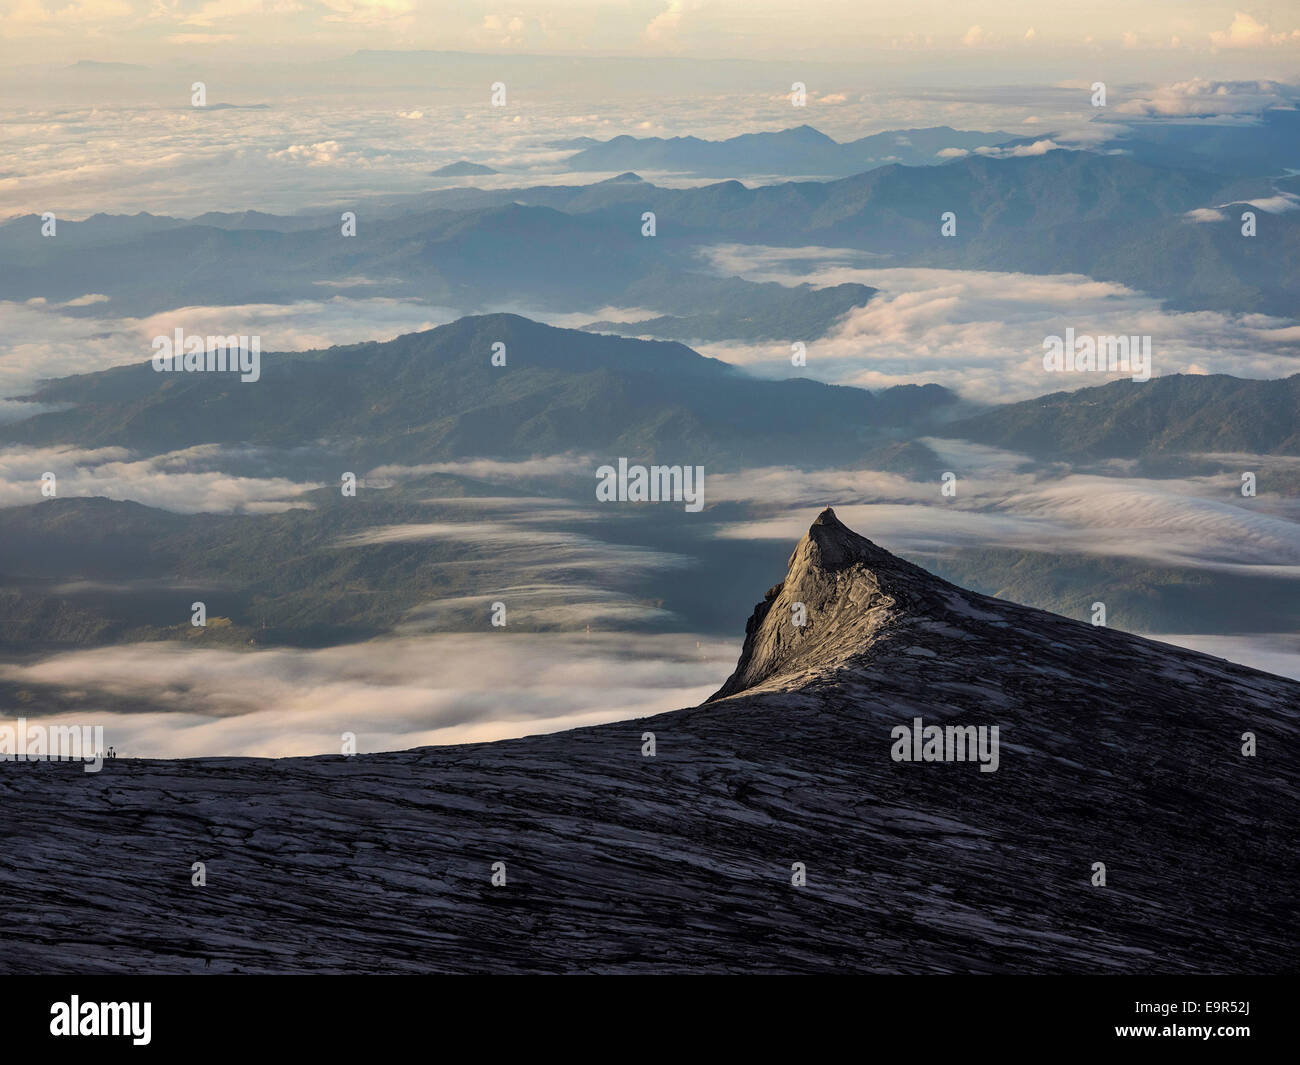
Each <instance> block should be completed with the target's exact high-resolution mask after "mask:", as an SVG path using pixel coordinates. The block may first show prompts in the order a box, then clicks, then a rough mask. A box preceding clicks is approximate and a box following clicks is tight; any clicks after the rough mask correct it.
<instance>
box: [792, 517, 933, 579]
mask: <svg viewBox="0 0 1300 1065" xmlns="http://www.w3.org/2000/svg"><path fill="white" fill-rule="evenodd" d="M809 552H811V554H810V557H809V559H808V561H809V563H810V564H812V565H814V566H817V567H818V568H820V569H824V570H829V571H835V570H841V569H845V568H847V567H849V566H852V565H855V564H858V563H861V564H864V565H869V566H872V565H874V566H880V565H886V566H889V567H890V568H892V567H893V566H895V565H897V566H907V567H909V568H911V569H916V567H914V566H911V564H910V563H907V562H904V561H903V560H902V559H901V558H898V557H897V556H895V555H891V554H890V553H889V552H888V551H886V550H885V549H884V548H883V547H880V546H879V545H877V544H874V543H872V542H871V541H870V540H868V539H867V538H866V537H865V536H862V535H860V534H858V533H855V532H854V531H853V530H852V529H850V528H849V527H848V526H847V525H845V524H844V523H843V522H842V521H840V519H839V518H838V517H837V516H836V514H835V508H834V507H829V506H828V507H826V508H825V509H823V510H822V512H821V513H820V514H818V515H817V517H815V518H814V519H813V523H812V525H810V526H809V527H808V532H807V533H805V534H804V537H803V539H802V540H800V541H799V543H798V544H796V545H795V549H794V551H793V552H791V554H790V561H789V563H788V566H787V568H789V569H793V567H794V566H795V563H796V561H797V560H798V559H799V557H800V555H801V553H803V554H809ZM918 572H924V571H918Z"/></svg>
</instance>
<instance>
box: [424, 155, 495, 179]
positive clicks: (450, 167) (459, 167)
mask: <svg viewBox="0 0 1300 1065" xmlns="http://www.w3.org/2000/svg"><path fill="white" fill-rule="evenodd" d="M499 173H500V171H499V170H493V169H492V168H491V167H490V166H484V165H483V164H482V163H471V162H470V161H469V160H468V159H461V160H460V161H459V162H456V163H448V164H447V165H446V166H440V167H438V169H437V170H435V171H434V172H433V176H434V177H479V176H482V175H485V174H499Z"/></svg>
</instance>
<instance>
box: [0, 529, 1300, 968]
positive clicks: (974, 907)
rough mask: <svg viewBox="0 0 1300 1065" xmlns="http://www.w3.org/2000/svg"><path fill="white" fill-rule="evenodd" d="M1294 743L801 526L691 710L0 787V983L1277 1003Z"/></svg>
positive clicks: (1249, 673) (1127, 648)
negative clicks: (1085, 992)
mask: <svg viewBox="0 0 1300 1065" xmlns="http://www.w3.org/2000/svg"><path fill="white" fill-rule="evenodd" d="M798 604H802V607H803V611H802V620H803V622H804V623H803V624H802V625H798V624H795V623H794V619H795V618H796V616H799V615H798V610H797V605H798ZM1298 709H1300V684H1297V683H1295V682H1292V681H1289V680H1284V679H1282V678H1279V677H1274V676H1270V675H1267V674H1264V673H1260V672H1257V671H1254V670H1251V669H1247V668H1245V667H1242V666H1236V665H1232V664H1229V663H1227V662H1224V661H1221V660H1219V659H1215V658H1211V657H1209V656H1206V655H1201V654H1196V653H1193V652H1190V651H1184V650H1181V649H1178V648H1174V647H1170V646H1166V645H1163V644H1159V643H1155V642H1152V641H1149V640H1144V639H1140V638H1138V637H1134V636H1130V635H1127V634H1124V633H1121V632H1115V631H1112V630H1108V629H1105V628H1096V627H1093V626H1090V625H1086V624H1082V623H1079V622H1075V621H1071V620H1068V619H1066V618H1062V617H1057V616H1055V615H1052V614H1047V613H1044V612H1042V611H1038V610H1032V609H1029V608H1026V607H1021V606H1016V605H1014V604H1010V603H1006V602H1003V601H1001V600H996V599H991V598H988V597H985V596H981V595H976V594H974V593H971V592H967V591H964V590H962V589H960V588H957V587H955V586H953V585H950V584H948V583H946V582H944V581H941V580H939V579H938V578H935V577H933V576H931V575H930V574H928V573H926V572H925V571H924V570H921V569H919V568H917V567H916V566H913V565H911V564H909V563H907V562H904V561H902V560H900V559H897V558H895V557H894V556H893V555H891V554H889V553H888V552H887V551H884V550H883V549H881V548H879V547H877V546H876V545H874V544H872V543H871V542H870V541H869V540H866V539H864V538H863V537H861V536H858V535H856V534H855V533H853V532H851V531H849V530H848V529H846V528H845V527H844V526H843V525H842V524H841V523H840V522H839V521H838V520H837V519H836V518H835V515H834V513H833V512H832V511H830V510H829V509H828V510H826V511H824V512H823V513H822V514H821V515H820V516H819V517H818V518H817V521H816V522H815V523H814V525H813V526H812V528H811V529H810V530H809V533H808V535H807V536H806V537H804V539H803V540H802V541H800V543H799V545H798V546H797V547H796V549H795V551H794V554H793V555H792V557H791V561H790V568H789V573H788V574H787V576H786V578H785V580H784V581H783V582H782V583H781V584H780V585H778V586H777V587H775V588H774V589H772V591H771V592H769V593H768V596H767V597H766V599H765V600H764V602H763V603H762V604H760V605H759V607H758V608H757V609H756V611H755V613H754V616H753V618H752V619H751V621H750V623H749V626H748V630H747V635H746V640H745V646H744V651H743V653H742V656H741V659H740V662H739V664H738V666H737V669H736V672H735V674H734V675H733V676H732V677H731V678H730V679H729V680H728V681H727V682H726V684H725V685H724V686H723V688H722V689H721V691H719V693H718V694H717V695H716V696H714V697H713V699H711V700H710V701H709V702H707V703H705V704H704V705H703V706H700V707H696V708H694V709H690V710H680V711H676V712H674V713H670V714H664V715H660V716H657V717H654V718H649V719H643V720H639V721H628V722H621V723H616V724H611V725H603V726H599V727H596V728H588V729H579V730H575V731H571V732H564V733H557V734H552V735H546V736H534V737H529V738H527V739H521V740H510V741H504V742H499V743H491V744H477V745H470V746H457V747H440V748H424V749H420V750H414V751H405V752H400V753H392V754H380V755H362V756H357V757H354V758H351V759H345V758H342V757H319V758H293V759H281V760H260V759H197V760H181V761H137V760H126V759H118V760H116V761H112V762H109V763H106V765H105V766H104V769H103V771H102V772H100V773H97V774H87V773H83V772H82V770H81V767H80V766H79V765H67V764H51V763H42V764H20V763H4V764H0V808H2V809H3V810H4V813H5V816H4V819H3V821H2V822H0V898H3V899H4V905H3V910H4V919H5V924H6V928H7V934H6V942H5V946H4V949H3V950H0V971H6V972H42V971H56V972H123V971H164V972H231V971H240V972H342V971H367V972H377V971H383V972H417V971H418V972H425V971H439V972H654V971H747V972H754V971H771V972H792V971H794V972H814V971H864V972H882V973H893V972H953V971H961V972H968V971H977V972H1059V971H1071V972H1076V971H1077V972H1228V973H1239V972H1275V971H1284V970H1288V969H1294V967H1295V960H1294V959H1295V933H1294V917H1295V898H1294V889H1293V886H1292V884H1293V881H1292V878H1293V875H1294V870H1295V868H1296V867H1297V859H1298V858H1300V843H1298V842H1297V836H1296V833H1295V826H1296V824H1298V823H1300V800H1298V799H1297V795H1298V794H1300V788H1298V785H1300V773H1297V759H1296V757H1295V753H1294V752H1295V750H1296V749H1297V741H1298V740H1300V735H1298V733H1300V727H1298V717H1297V714H1298ZM917 718H920V719H922V720H923V721H924V722H926V723H932V724H935V725H940V726H948V725H954V724H955V725H962V726H965V725H972V726H984V725H988V726H994V725H996V726H998V728H999V731H1000V736H1001V754H1000V760H999V763H998V767H997V770H996V771H995V772H980V771H978V768H977V767H976V766H975V765H972V764H969V763H962V762H957V763H951V762H941V761H939V762H934V761H899V760H895V758H893V757H891V749H892V748H893V746H894V741H893V739H892V738H891V734H892V732H893V730H895V729H896V728H898V727H899V726H910V725H911V724H912V723H913V722H914V721H915V719H917ZM647 732H652V733H654V737H655V748H656V750H655V754H654V756H653V757H647V756H645V755H644V754H643V747H644V743H645V740H644V734H645V733H647ZM1245 733H1251V734H1252V735H1253V736H1254V737H1255V742H1256V743H1257V754H1256V755H1255V756H1253V757H1246V756H1243V753H1242V749H1243V735H1244V734H1245ZM199 861H201V862H204V863H206V867H207V884H206V886H204V887H196V886H192V885H191V881H190V878H191V866H192V864H193V863H194V862H199ZM494 863H504V873H505V883H504V884H502V885H501V886H494V884H493V882H492V876H493V864H494ZM799 864H801V865H802V867H803V869H804V870H806V883H805V884H803V885H802V886H795V884H793V883H792V880H793V879H796V878H797V877H796V871H797V868H798V865H799ZM1098 864H1101V865H1104V867H1105V878H1106V879H1105V885H1104V886H1101V885H1099V884H1098V883H1097V882H1096V881H1097V872H1096V869H1097V865H1098ZM498 868H500V867H498Z"/></svg>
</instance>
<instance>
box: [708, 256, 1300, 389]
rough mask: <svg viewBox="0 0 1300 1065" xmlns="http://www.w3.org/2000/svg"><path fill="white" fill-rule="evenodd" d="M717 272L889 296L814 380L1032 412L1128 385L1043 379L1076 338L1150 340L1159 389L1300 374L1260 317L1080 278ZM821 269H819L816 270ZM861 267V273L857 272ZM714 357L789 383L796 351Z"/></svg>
mask: <svg viewBox="0 0 1300 1065" xmlns="http://www.w3.org/2000/svg"><path fill="white" fill-rule="evenodd" d="M710 259H711V261H712V263H713V264H714V268H715V269H716V270H718V271H719V272H722V273H737V274H740V275H741V276H744V277H747V278H749V279H750V280H755V281H781V282H783V283H785V284H797V283H799V282H801V281H811V282H812V283H814V284H818V285H830V284H840V283H843V282H859V283H862V284H866V285H871V286H873V287H875V288H877V289H879V290H880V291H879V293H878V294H877V295H876V296H874V297H873V298H872V299H871V300H870V301H869V302H868V303H867V304H866V305H865V306H863V307H859V308H856V309H854V310H852V311H850V312H849V313H848V314H847V315H845V316H844V317H843V318H842V319H841V320H840V323H839V324H838V326H837V327H836V328H834V329H833V330H832V331H831V332H830V333H828V334H827V335H826V336H825V337H822V338H821V339H819V340H816V341H813V342H811V343H809V345H808V366H807V369H806V370H805V371H803V372H804V373H805V374H806V375H807V376H810V377H814V378H817V379H818V380H823V381H829V382H831V383H834V384H852V385H858V386H860V387H863V388H871V389H878V388H886V387H888V386H890V385H895V384H906V383H917V384H920V383H928V382H932V383H935V384H941V385H944V386H946V387H948V388H953V389H955V390H957V391H958V392H960V393H961V394H962V395H963V396H966V397H968V398H972V399H977V400H984V401H1007V400H1016V399H1029V398H1032V397H1034V396H1038V395H1042V394H1044V393H1046V392H1052V391H1059V390H1072V389H1076V388H1083V387H1087V386H1091V385H1098V384H1103V383H1105V382H1106V381H1108V380H1112V379H1118V378H1119V377H1122V376H1124V375H1122V374H1115V375H1108V374H1102V373H1095V374H1060V373H1049V372H1047V371H1045V370H1044V369H1043V362H1042V359H1043V340H1044V338H1045V337H1048V336H1053V335H1057V336H1060V335H1063V330H1064V329H1065V327H1066V326H1073V327H1074V329H1075V331H1076V333H1078V334H1084V333H1089V334H1093V335H1112V334H1113V335H1123V336H1132V335H1137V336H1150V337H1152V362H1153V375H1154V376H1160V375H1163V374H1171V373H1189V372H1195V371H1196V370H1201V371H1208V372H1213V373H1231V374H1234V375H1236V376H1239V377H1267V378H1273V377H1286V376H1289V375H1290V374H1292V373H1296V372H1300V326H1297V323H1296V322H1294V321H1291V320H1288V319H1282V318H1273V317H1269V316H1267V315H1260V314H1242V315H1231V314H1223V313H1220V312H1217V311H1188V312H1178V311H1170V310H1166V309H1165V308H1164V307H1163V305H1162V303H1161V301H1159V300H1157V299H1154V298H1152V297H1149V296H1145V295H1142V294H1141V293H1138V292H1135V291H1133V290H1132V289H1128V288H1126V287H1124V286H1123V285H1120V284H1115V283H1111V282H1103V281H1095V280H1093V279H1091V278H1087V277H1083V276H1081V275H1078V274H1042V275H1028V274H1010V273H998V272H992V271H979V270H939V269H929V268H920V267H918V268H891V269H879V268H873V267H872V266H870V265H869V264H870V263H871V259H870V258H869V257H862V256H859V255H857V254H856V253H854V252H852V251H848V250H840V251H834V250H830V249H811V248H803V249H797V248H795V249H791V248H761V247H755V246H749V245H746V246H730V245H724V246H719V247H715V248H713V249H711V251H710ZM810 260H811V261H810ZM854 263H860V264H862V265H848V264H854ZM698 346H699V347H700V349H701V350H702V351H703V352H704V353H705V354H708V355H712V356H714V357H716V358H721V359H724V360H726V361H728V362H733V363H736V364H737V365H741V366H744V367H745V368H746V369H748V370H750V371H751V372H753V373H756V374H759V375H762V376H773V377H780V376H787V375H788V374H789V372H790V367H789V354H788V351H786V350H784V349H782V348H780V347H779V346H777V345H772V344H738V343H725V344H702V345H698Z"/></svg>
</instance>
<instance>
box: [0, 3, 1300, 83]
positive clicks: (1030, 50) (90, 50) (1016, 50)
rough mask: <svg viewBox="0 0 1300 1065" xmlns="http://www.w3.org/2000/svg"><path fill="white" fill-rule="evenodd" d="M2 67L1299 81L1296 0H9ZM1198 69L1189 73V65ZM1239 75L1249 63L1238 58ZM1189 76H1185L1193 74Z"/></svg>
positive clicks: (4, 10)
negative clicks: (369, 66)
mask: <svg viewBox="0 0 1300 1065" xmlns="http://www.w3.org/2000/svg"><path fill="white" fill-rule="evenodd" d="M0 48H2V49H3V52H0V56H2V58H3V62H4V65H6V66H10V67H12V66H14V65H20V64H25V63H52V64H59V63H64V62H75V61H77V60H81V59H94V60H99V61H113V60H116V61H123V62H132V63H141V64H151V63H157V62H163V61H167V62H170V61H173V60H174V59H175V58H176V57H177V54H178V52H179V53H180V54H182V55H184V54H187V53H188V54H191V55H194V56H195V57H197V58H204V59H217V58H221V59H248V60H266V59H275V58H277V57H283V58H284V59H286V60H297V61H302V60H312V59H318V58H326V57H331V56H337V55H342V54H347V53H349V52H351V51H354V50H356V49H359V48H402V49H438V50H464V51H473V52H533V53H542V54H546V53H550V54H584V53H586V54H605V55H641V56H656V55H682V56H688V57H698V58H709V57H717V58H725V57H748V58H764V59H782V58H797V59H800V60H805V61H806V60H824V61H840V60H851V59H853V58H855V56H860V55H862V54H863V53H864V52H865V51H867V50H871V49H880V48H886V49H896V50H900V51H903V52H909V51H915V52H918V53H932V54H933V53H944V52H961V53H966V54H970V53H988V54H989V56H990V59H989V62H993V60H992V58H991V56H992V55H993V54H998V55H1001V56H1003V57H1004V59H1003V60H1002V61H1003V62H1008V63H1010V64H1012V65H1014V64H1016V63H1018V62H1021V63H1026V64H1030V65H1032V64H1034V63H1035V62H1039V63H1041V62H1042V61H1043V58H1044V57H1050V56H1052V55H1054V54H1055V55H1064V54H1067V53H1072V52H1076V51H1078V50H1090V49H1096V50H1105V51H1108V52H1109V51H1112V50H1118V49H1126V50H1129V51H1131V52H1137V53H1142V52H1146V53H1150V54H1152V55H1155V54H1156V53H1160V54H1161V55H1162V56H1163V57H1164V60H1165V63H1164V65H1165V66H1166V67H1167V65H1168V60H1169V58H1170V53H1185V54H1186V56H1187V57H1188V59H1189V62H1191V61H1193V60H1195V59H1196V58H1197V57H1200V59H1201V60H1202V61H1203V60H1205V59H1206V58H1208V57H1210V56H1217V57H1219V58H1220V59H1235V60H1245V59H1249V58H1251V57H1254V58H1255V59H1257V60H1259V61H1260V62H1261V63H1263V64H1265V66H1266V68H1267V69H1266V71H1264V73H1266V74H1267V75H1268V76H1278V75H1279V74H1283V75H1285V73H1286V72H1287V71H1290V72H1291V73H1297V72H1300V2H1297V0H1287V2H1274V3H1270V4H1265V5H1263V6H1258V7H1244V8H1243V7H1238V6H1237V5H1236V4H1233V3H1226V4H1225V3H1216V2H1212V0H1145V2H1144V3H1141V4H1135V3H1133V2H1132V0H1094V2H1092V3H1090V4H1087V5H1086V6H1083V7H1079V6H1076V5H1069V4H1062V5H1045V4H1043V3H1042V2H1041V0H980V2H978V3H975V2H969V0H908V2H906V3H899V2H898V0H821V2H817V3H808V2H806V0H800V2H797V3H796V2H791V0H544V2H530V0H506V2H505V3H502V2H501V0H465V2H461V3H457V4H455V5H451V4H449V3H447V2H446V0H0ZM1192 65H1193V66H1194V64H1192ZM1234 65H1237V66H1238V67H1240V65H1241V64H1240V63H1237V64H1234ZM1189 69H1192V67H1191V66H1189Z"/></svg>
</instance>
